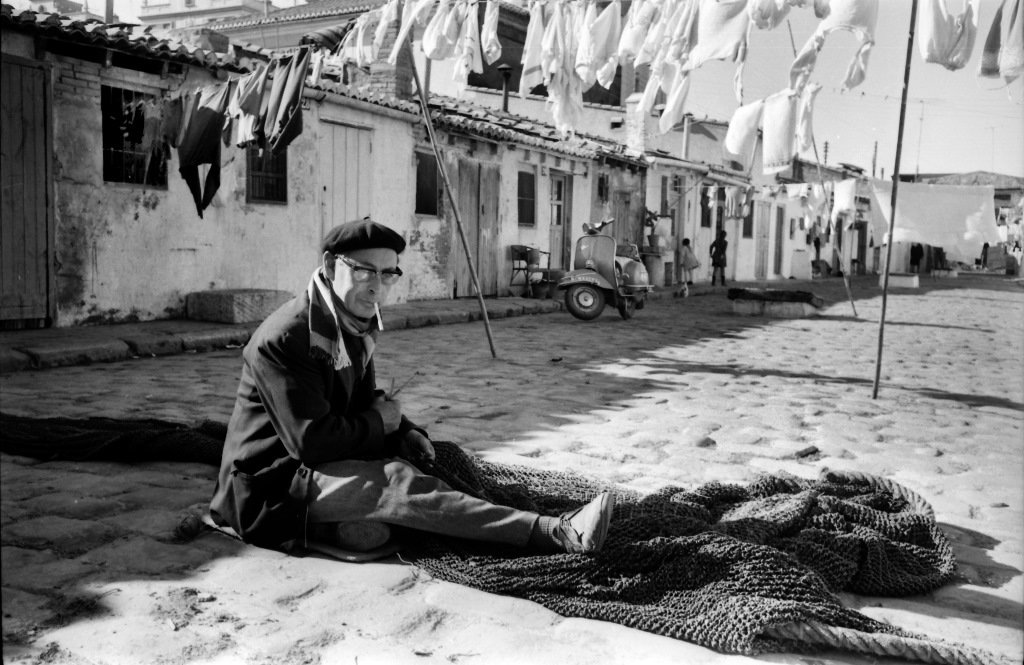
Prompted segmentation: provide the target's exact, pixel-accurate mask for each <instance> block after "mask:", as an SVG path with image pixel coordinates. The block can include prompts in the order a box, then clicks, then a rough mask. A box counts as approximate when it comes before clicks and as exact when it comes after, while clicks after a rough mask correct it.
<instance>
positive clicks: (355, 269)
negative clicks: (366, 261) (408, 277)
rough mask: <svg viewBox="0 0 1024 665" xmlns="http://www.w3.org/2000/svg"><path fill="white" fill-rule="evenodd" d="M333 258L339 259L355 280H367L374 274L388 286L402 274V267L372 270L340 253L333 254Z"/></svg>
mask: <svg viewBox="0 0 1024 665" xmlns="http://www.w3.org/2000/svg"><path fill="white" fill-rule="evenodd" d="M334 257H335V258H337V259H340V260H341V262H342V263H344V264H345V265H347V266H348V267H349V269H350V270H351V271H352V280H353V281H356V282H369V281H370V280H371V279H372V278H373V276H374V275H376V276H378V277H380V283H381V284H387V285H388V286H390V285H392V284H394V283H395V282H397V281H398V278H399V277H401V276H402V269H401V268H398V267H394V268H385V269H384V270H374V269H373V268H368V267H366V266H361V265H359V264H358V263H356V262H355V261H353V260H352V259H350V258H348V257H347V256H342V255H341V254H335V255H334Z"/></svg>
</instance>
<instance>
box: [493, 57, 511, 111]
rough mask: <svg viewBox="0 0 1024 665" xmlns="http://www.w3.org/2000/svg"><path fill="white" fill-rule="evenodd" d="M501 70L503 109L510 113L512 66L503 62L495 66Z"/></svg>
mask: <svg viewBox="0 0 1024 665" xmlns="http://www.w3.org/2000/svg"><path fill="white" fill-rule="evenodd" d="M495 69H497V70H498V71H499V72H501V78H502V82H501V110H502V111H504V112H505V113H508V79H509V77H511V76H512V67H511V66H509V65H507V64H505V63H502V64H500V65H498V66H497V67H495Z"/></svg>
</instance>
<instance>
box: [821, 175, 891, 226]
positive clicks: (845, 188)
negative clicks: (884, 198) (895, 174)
mask: <svg viewBox="0 0 1024 665" xmlns="http://www.w3.org/2000/svg"><path fill="white" fill-rule="evenodd" d="M900 184H902V183H900ZM856 212H857V181H856V180H855V179H853V178H850V179H848V180H841V181H839V182H837V183H836V184H835V195H834V197H833V200H832V213H831V214H830V215H829V218H828V219H829V222H831V223H832V224H835V223H836V222H837V221H838V220H839V215H841V214H846V215H850V216H851V217H852V216H853V215H854V214H855V213H856Z"/></svg>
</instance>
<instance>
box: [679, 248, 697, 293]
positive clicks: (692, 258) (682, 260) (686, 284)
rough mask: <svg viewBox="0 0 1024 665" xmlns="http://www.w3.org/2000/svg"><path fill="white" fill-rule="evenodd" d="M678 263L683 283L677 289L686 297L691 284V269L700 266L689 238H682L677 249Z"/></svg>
mask: <svg viewBox="0 0 1024 665" xmlns="http://www.w3.org/2000/svg"><path fill="white" fill-rule="evenodd" d="M679 265H680V266H681V267H682V269H683V283H682V286H681V288H680V289H679V291H680V292H681V293H682V294H683V296H684V297H686V296H688V295H690V286H692V285H693V271H694V270H696V269H697V268H699V267H700V261H698V260H697V255H696V254H694V253H693V249H692V248H691V247H690V239H689V238H683V245H682V248H681V249H680V250H679Z"/></svg>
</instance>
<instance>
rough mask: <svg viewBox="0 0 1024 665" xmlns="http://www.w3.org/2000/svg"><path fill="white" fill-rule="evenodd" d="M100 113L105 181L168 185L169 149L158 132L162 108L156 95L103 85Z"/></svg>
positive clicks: (157, 185)
mask: <svg viewBox="0 0 1024 665" xmlns="http://www.w3.org/2000/svg"><path fill="white" fill-rule="evenodd" d="M100 114H101V115H102V116H103V180H104V181H106V182H127V183H134V184H139V185H153V186H156V187H166V186H167V148H166V146H165V145H164V142H163V140H161V139H160V138H159V137H158V136H157V133H156V131H155V130H156V127H158V125H156V127H154V123H155V122H158V121H157V120H156V118H158V117H159V111H158V110H157V109H156V102H155V100H154V97H153V95H147V94H144V93H141V92H136V91H134V90H125V89H123V88H115V87H112V86H108V85H104V86H100ZM147 116H148V117H149V127H148V130H149V131H147V122H146V118H147Z"/></svg>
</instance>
